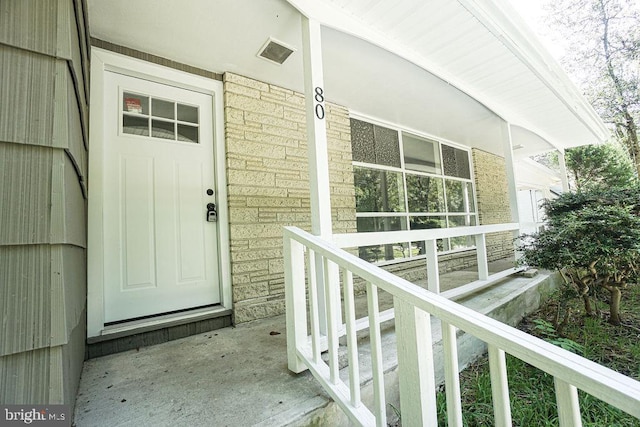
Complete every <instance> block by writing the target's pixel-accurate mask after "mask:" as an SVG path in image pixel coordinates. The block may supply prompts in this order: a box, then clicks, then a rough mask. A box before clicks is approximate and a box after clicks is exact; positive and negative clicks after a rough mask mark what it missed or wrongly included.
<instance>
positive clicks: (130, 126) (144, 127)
mask: <svg viewBox="0 0 640 427" xmlns="http://www.w3.org/2000/svg"><path fill="white" fill-rule="evenodd" d="M122 132H123V133H129V134H131V135H142V136H149V119H148V118H147V117H136V116H129V115H123V116H122Z"/></svg>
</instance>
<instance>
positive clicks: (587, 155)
mask: <svg viewBox="0 0 640 427" xmlns="http://www.w3.org/2000/svg"><path fill="white" fill-rule="evenodd" d="M566 162H567V171H568V172H569V173H570V175H571V177H572V178H573V182H574V183H575V185H576V188H577V190H578V191H581V190H588V189H592V188H597V187H627V186H629V185H632V184H634V183H635V182H636V181H637V178H636V175H635V170H634V166H633V163H632V162H631V159H630V158H629V156H628V155H627V153H625V152H624V150H623V149H622V147H620V145H619V144H617V143H615V142H614V143H609V144H603V145H585V146H581V147H575V148H571V149H569V150H567V152H566Z"/></svg>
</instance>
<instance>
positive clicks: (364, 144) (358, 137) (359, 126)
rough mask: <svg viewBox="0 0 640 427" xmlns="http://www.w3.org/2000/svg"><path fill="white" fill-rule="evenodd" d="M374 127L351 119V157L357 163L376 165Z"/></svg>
mask: <svg viewBox="0 0 640 427" xmlns="http://www.w3.org/2000/svg"><path fill="white" fill-rule="evenodd" d="M374 147H375V145H374V140H373V125H372V124H371V123H367V122H363V121H361V120H356V119H351V155H352V156H353V160H354V161H356V162H364V163H375V162H376V154H375V148H374Z"/></svg>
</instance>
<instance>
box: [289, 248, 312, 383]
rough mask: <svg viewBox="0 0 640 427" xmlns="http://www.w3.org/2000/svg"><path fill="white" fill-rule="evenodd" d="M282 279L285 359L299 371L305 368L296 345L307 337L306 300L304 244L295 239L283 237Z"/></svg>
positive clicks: (292, 368)
mask: <svg viewBox="0 0 640 427" xmlns="http://www.w3.org/2000/svg"><path fill="white" fill-rule="evenodd" d="M283 251H284V252H283V253H284V259H285V264H284V280H285V288H286V289H287V290H288V292H286V295H285V303H286V309H287V314H286V316H287V361H288V366H289V369H290V370H291V371H293V372H295V373H300V372H302V371H305V370H306V369H307V367H306V365H305V364H304V361H303V360H302V359H301V358H300V357H298V347H299V346H301V345H302V344H303V343H306V339H307V302H306V295H305V289H304V246H302V244H301V243H299V242H296V241H295V240H292V239H289V238H285V239H284V242H283Z"/></svg>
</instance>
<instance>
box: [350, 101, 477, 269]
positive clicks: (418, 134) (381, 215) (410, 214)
mask: <svg viewBox="0 0 640 427" xmlns="http://www.w3.org/2000/svg"><path fill="white" fill-rule="evenodd" d="M349 118H350V119H356V120H360V121H363V122H366V123H370V124H373V125H378V126H383V127H385V128H387V129H390V130H393V131H396V132H397V133H398V144H399V151H400V167H395V166H387V165H380V164H372V163H365V162H359V161H352V165H353V166H356V167H363V168H368V169H375V170H382V171H388V172H395V173H401V174H402V184H403V191H404V211H403V212H356V219H357V218H374V217H377V218H384V217H404V218H403V220H404V221H405V223H404V225H405V226H406V230H410V228H409V226H410V220H411V217H415V216H422V217H429V216H431V217H435V218H442V217H444V220H445V223H446V228H454V227H451V226H450V225H449V217H454V216H460V217H473V218H474V221H475V225H479V214H478V200H477V192H476V183H475V171H474V167H473V156H472V152H471V147H468V146H465V145H462V144H459V143H457V142H455V141H451V140H448V139H446V138H441V137H438V136H435V135H432V134H428V133H425V132H422V131H417V130H415V129H410V128H404V127H400V126H398V125H396V124H393V123H390V122H386V121H383V120H379V119H375V118H371V117H369V116H365V115H360V114H357V113H351V114H350V115H349ZM403 133H406V134H411V135H413V136H416V137H419V138H424V139H428V140H431V141H434V142H435V143H437V144H438V148H439V149H438V155H439V156H440V158H439V160H440V169H441V171H442V172H441V173H440V174H436V173H430V172H423V171H417V170H412V169H406V167H405V160H404V144H403V140H402V137H403ZM443 144H444V145H448V146H450V147H452V148H457V149H460V150H463V151H465V152H467V154H468V159H469V176H470V178H469V179H466V178H459V177H454V176H448V175H445V174H444V160H443V157H442V145H443ZM407 173H409V174H410V175H420V176H426V177H433V178H439V179H441V180H442V187H443V197H444V211H443V212H428V213H427V212H410V211H409V199H408V197H407V194H408V193H407V178H406V177H407ZM447 180H450V181H461V182H464V183H470V184H471V189H472V191H473V205H474V208H475V209H474V211H473V212H469V211H468V210H467V211H465V212H448V211H447V210H448V206H447V188H446V187H447V186H446V181H447ZM466 204H467V207H466V208H467V209H468V205H469V201H468V200H467V201H466ZM378 233H384V231H380V232H378ZM398 243H409V244H410V243H411V242H398ZM449 247H450V244H449ZM474 249H475V245H472V246H467V247H464V248H458V249H448V250H446V251H442V252H441V254H454V253H460V252H467V251H470V250H474ZM425 257H426V255H424V254H423V255H416V256H412V255H411V253H410V252H409V257H408V258H398V259H393V260H384V261H379V262H377V263H376V264H378V265H387V264H396V263H401V262H407V261H412V260H418V259H424V258H425Z"/></svg>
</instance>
